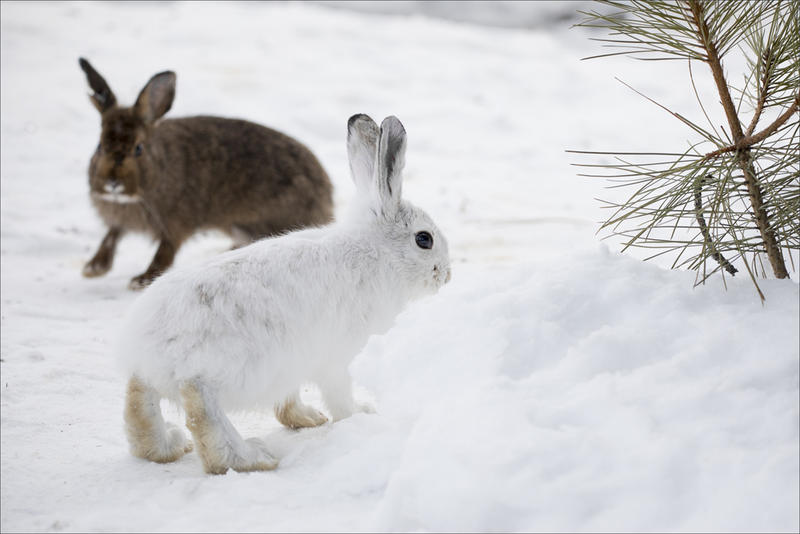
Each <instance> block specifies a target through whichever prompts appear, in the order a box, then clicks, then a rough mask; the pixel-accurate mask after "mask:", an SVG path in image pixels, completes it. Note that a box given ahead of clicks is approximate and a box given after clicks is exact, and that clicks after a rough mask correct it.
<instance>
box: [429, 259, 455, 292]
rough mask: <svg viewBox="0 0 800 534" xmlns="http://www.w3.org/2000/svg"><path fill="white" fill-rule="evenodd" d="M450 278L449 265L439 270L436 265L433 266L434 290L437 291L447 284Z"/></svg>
mask: <svg viewBox="0 0 800 534" xmlns="http://www.w3.org/2000/svg"><path fill="white" fill-rule="evenodd" d="M450 278H451V272H450V266H449V265H448V266H447V267H444V268H441V267H439V266H438V265H434V266H433V281H434V284H435V285H436V289H439V288H440V287H442V286H443V285H445V284H446V283H447V282H449V281H450Z"/></svg>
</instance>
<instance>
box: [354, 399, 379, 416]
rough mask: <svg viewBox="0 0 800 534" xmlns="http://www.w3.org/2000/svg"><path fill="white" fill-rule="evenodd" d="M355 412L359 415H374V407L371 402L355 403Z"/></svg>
mask: <svg viewBox="0 0 800 534" xmlns="http://www.w3.org/2000/svg"><path fill="white" fill-rule="evenodd" d="M355 405H356V412H359V413H376V412H377V410H376V409H375V405H374V404H372V403H371V402H358V401H356V403H355Z"/></svg>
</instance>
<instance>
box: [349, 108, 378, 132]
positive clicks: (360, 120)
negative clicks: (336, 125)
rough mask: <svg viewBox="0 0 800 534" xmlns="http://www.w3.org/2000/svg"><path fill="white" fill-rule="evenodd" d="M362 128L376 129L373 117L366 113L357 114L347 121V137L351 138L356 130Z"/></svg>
mask: <svg viewBox="0 0 800 534" xmlns="http://www.w3.org/2000/svg"><path fill="white" fill-rule="evenodd" d="M362 126H367V127H368V129H369V127H373V128H374V127H375V121H374V120H372V117H370V116H369V115H366V114H364V113H356V114H355V115H353V116H352V117H350V118H349V119H347V137H348V138H349V137H350V135H351V133H352V132H353V130H356V129H358V128H360V127H362Z"/></svg>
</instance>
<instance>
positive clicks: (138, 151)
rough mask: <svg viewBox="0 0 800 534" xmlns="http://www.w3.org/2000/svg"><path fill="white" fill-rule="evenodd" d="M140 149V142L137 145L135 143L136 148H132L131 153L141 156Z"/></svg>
mask: <svg viewBox="0 0 800 534" xmlns="http://www.w3.org/2000/svg"><path fill="white" fill-rule="evenodd" d="M142 150H143V148H142V143H139V144H138V145H136V148H134V149H133V155H134V156H136V157H139V156H141V155H142Z"/></svg>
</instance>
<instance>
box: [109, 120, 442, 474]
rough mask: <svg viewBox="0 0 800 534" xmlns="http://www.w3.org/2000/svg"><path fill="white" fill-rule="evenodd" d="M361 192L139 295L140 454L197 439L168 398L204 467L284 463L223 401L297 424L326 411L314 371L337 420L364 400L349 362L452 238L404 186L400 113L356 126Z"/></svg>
mask: <svg viewBox="0 0 800 534" xmlns="http://www.w3.org/2000/svg"><path fill="white" fill-rule="evenodd" d="M347 128H348V132H347V134H348V135H347V150H348V156H349V160H350V169H351V172H352V176H353V181H354V182H355V184H356V190H357V197H356V199H355V201H354V202H353V207H352V209H351V210H350V211H349V213H347V216H346V217H345V218H344V219H342V220H341V221H337V222H334V223H332V224H330V225H328V226H325V227H321V228H315V229H307V230H302V231H297V232H293V233H290V234H286V235H284V236H280V237H274V238H267V239H263V240H261V241H257V242H255V243H253V244H251V245H249V246H247V247H244V248H241V249H239V250H234V251H231V252H227V253H225V254H222V255H220V256H218V257H216V258H214V259H213V260H211V261H208V262H206V263H204V264H201V265H195V266H191V267H188V268H184V269H179V270H175V271H172V272H168V273H166V274H165V275H163V276H162V277H160V278H158V279H157V280H156V281H155V282H154V283H153V284H152V286H151V287H150V288H148V289H147V290H146V291H145V293H144V294H143V295H142V296H141V297H140V298H139V299H138V300H137V301H136V302H135V303H134V305H133V307H132V309H131V311H130V314H129V316H128V318H127V320H126V323H125V326H124V329H123V335H122V336H121V337H120V348H119V355H120V362H121V363H122V364H123V366H124V368H125V370H126V372H127V373H128V376H130V380H129V383H128V391H127V398H126V406H125V414H124V415H125V423H126V430H127V436H128V441H129V442H130V446H131V452H132V453H133V454H134V455H135V456H139V457H141V458H146V459H149V460H152V461H155V462H171V461H174V460H176V459H178V458H180V457H181V456H182V455H183V454H185V453H186V452H189V451H190V450H191V449H192V445H191V443H190V442H189V441H188V440H187V439H186V438H185V437H184V435H183V432H182V431H181V430H180V429H179V428H177V427H174V426H173V427H171V428H168V427H167V426H166V425H165V422H164V419H163V418H162V416H161V410H160V407H159V401H160V399H161V398H164V397H165V398H168V399H171V400H173V401H175V402H178V403H180V404H182V405H183V408H184V410H185V412H186V426H187V427H188V428H189V430H190V431H191V433H192V435H193V437H194V443H195V444H196V447H197V452H198V453H199V455H200V458H201V459H202V462H203V466H204V468H205V470H206V472H208V473H225V472H226V471H227V470H228V469H229V468H232V469H234V470H236V471H252V470H267V469H274V468H275V467H276V466H277V460H276V459H275V458H274V457H273V456H272V455H270V453H269V452H268V448H267V446H266V445H265V444H264V442H263V441H261V440H259V439H255V438H251V439H246V440H245V439H243V438H242V437H241V436H240V435H239V433H238V432H237V431H236V429H235V428H234V427H233V425H232V424H231V422H230V420H229V419H228V418H227V416H226V415H225V411H226V410H231V409H243V408H258V407H265V408H270V407H275V409H276V414H277V415H278V417H279V419H281V420H282V422H284V423H285V424H286V423H287V422H290V423H291V422H294V423H296V424H289V426H297V427H300V426H315V425H318V424H322V423H324V422H325V421H326V419H325V417H324V416H322V414H320V413H319V412H317V411H316V410H314V409H313V408H311V407H309V406H306V405H303V404H302V403H301V402H300V400H299V397H298V396H297V391H298V388H299V387H300V386H301V385H302V384H303V383H307V382H314V383H316V384H317V385H318V386H319V388H320V391H321V393H322V398H323V400H324V402H325V405H326V406H327V408H328V411H329V412H330V414H331V416H332V418H333V420H334V421H337V420H339V419H343V418H345V417H348V416H350V415H352V414H353V413H355V412H356V411H359V410H361V411H365V407H360V406H357V405H356V403H355V402H354V400H353V395H352V382H351V379H350V376H349V373H348V365H349V363H350V362H351V360H352V359H353V357H354V356H355V355H356V354H357V353H358V351H359V350H360V349H361V348H362V347H363V346H364V344H365V343H366V341H367V339H368V338H369V336H370V335H372V334H377V333H382V332H384V331H386V330H387V329H388V328H389V326H390V325H391V324H392V322H393V320H394V318H395V317H396V315H397V314H398V313H399V312H400V311H401V310H402V309H403V307H404V306H405V305H406V304H407V303H408V302H409V301H410V300H412V299H414V298H416V297H419V296H422V295H425V294H431V293H434V292H436V291H437V290H438V289H439V288H440V287H441V286H442V285H443V284H445V283H446V282H447V281H448V280H449V279H450V262H449V256H448V249H447V241H446V239H445V238H444V236H443V235H442V234H441V232H440V231H439V229H438V228H437V227H436V225H435V224H434V223H433V221H432V220H431V219H430V217H428V215H427V214H426V213H425V212H423V211H422V210H420V209H418V208H416V207H414V206H412V205H411V204H410V203H408V202H406V201H404V200H403V199H402V198H401V190H402V170H403V165H404V161H405V148H406V134H405V130H404V129H403V125H402V124H401V123H400V121H399V120H397V118H395V117H388V118H386V119H385V120H384V121H383V123H382V124H381V126H380V128H379V127H378V126H377V124H375V122H374V121H373V120H372V119H370V118H369V117H368V116H366V115H355V116H353V117H351V118H350V120H349V121H348V124H347Z"/></svg>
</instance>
